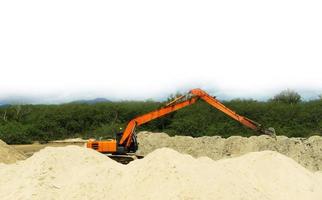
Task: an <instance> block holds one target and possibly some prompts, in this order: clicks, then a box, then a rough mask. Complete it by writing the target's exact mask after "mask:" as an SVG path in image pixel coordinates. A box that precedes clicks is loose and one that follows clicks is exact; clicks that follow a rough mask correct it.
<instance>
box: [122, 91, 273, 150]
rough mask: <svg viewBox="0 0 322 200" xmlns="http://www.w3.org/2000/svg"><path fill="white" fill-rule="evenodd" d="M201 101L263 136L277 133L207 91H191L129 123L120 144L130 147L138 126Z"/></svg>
mask: <svg viewBox="0 0 322 200" xmlns="http://www.w3.org/2000/svg"><path fill="white" fill-rule="evenodd" d="M199 99H202V100H204V101H205V102H207V103H208V104H210V105H211V106H213V107H215V108H217V109H218V110H220V111H221V112H223V113H225V114H226V115H228V116H229V117H231V118H233V119H234V120H236V121H238V122H240V123H241V124H243V125H245V126H246V127H248V128H250V129H253V130H255V131H258V132H260V133H262V134H268V135H275V132H274V130H273V129H268V130H265V129H263V128H262V126H261V125H260V124H259V123H257V122H255V121H253V120H250V119H248V118H246V117H244V116H241V115H239V114H237V113H236V112H234V111H233V110H231V109H229V108H227V107H226V106H225V105H223V104H222V103H221V102H220V101H218V100H217V99H215V98H214V97H212V96H210V95H209V94H207V93H206V92H205V91H203V90H201V89H193V90H190V91H189V93H188V94H187V95H183V96H180V97H178V98H176V99H175V100H173V101H172V102H170V103H168V104H167V105H166V106H165V107H162V108H160V109H158V110H155V111H152V112H149V113H147V114H144V115H141V116H138V117H136V118H134V119H132V120H131V121H130V122H129V123H128V125H127V127H126V128H125V130H124V133H123V136H122V138H121V139H120V141H119V144H120V145H124V146H125V147H129V146H130V145H131V140H132V135H133V134H134V131H135V128H136V126H140V125H142V124H145V123H147V122H149V121H151V120H153V119H156V118H159V117H162V116H164V115H166V114H169V113H171V112H174V111H176V110H179V109H181V108H184V107H186V106H189V105H191V104H194V103H196V102H197V101H198V100H199Z"/></svg>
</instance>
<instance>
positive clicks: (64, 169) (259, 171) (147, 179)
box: [0, 146, 322, 200]
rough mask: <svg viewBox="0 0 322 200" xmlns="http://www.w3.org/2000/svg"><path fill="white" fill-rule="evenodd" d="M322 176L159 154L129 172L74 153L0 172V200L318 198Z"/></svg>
mask: <svg viewBox="0 0 322 200" xmlns="http://www.w3.org/2000/svg"><path fill="white" fill-rule="evenodd" d="M321 177H322V176H321V175H320V173H318V172H316V173H313V172H311V171H309V170H307V169H305V168H304V167H302V166H301V165H299V164H298V163H296V162H295V161H294V160H293V159H291V158H288V157H286V156H284V155H282V154H279V153H277V152H274V151H262V152H253V153H248V154H246V155H243V156H240V157H236V158H229V159H222V160H219V161H214V160H212V159H209V158H207V157H200V158H193V157H192V156H190V155H185V154H181V153H179V152H177V151H175V150H172V149H169V148H161V149H158V150H155V151H153V152H152V153H150V154H148V155H147V156H146V157H145V158H144V159H141V160H136V161H133V162H131V163H130V164H128V165H122V164H119V163H116V162H115V161H113V160H111V159H110V158H108V157H106V156H104V155H102V154H100V153H98V152H96V151H94V150H91V149H86V148H83V147H78V146H67V147H47V148H45V149H43V150H41V151H40V152H37V153H35V154H34V155H33V156H32V157H30V158H28V159H26V160H24V161H20V162H18V163H16V164H8V165H5V164H3V165H0V185H1V187H0V195H1V199H5V200H6V199H97V198H98V199H100V198H108V199H129V200H132V199H142V200H145V199H156V200H158V199H160V200H161V199H162V200H163V199H180V200H181V199H184V200H188V199H189V200H190V199H217V200H218V199H219V200H220V199H222V200H228V199H229V200H231V199H232V200H234V199H236V200H237V199H238V200H239V199H249V200H252V199H254V200H255V199H256V200H257V199H266V200H270V199H274V200H288V199H290V200H291V199H292V200H293V199H308V200H320V199H321V198H322V178H321Z"/></svg>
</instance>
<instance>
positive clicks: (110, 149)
mask: <svg viewBox="0 0 322 200" xmlns="http://www.w3.org/2000/svg"><path fill="white" fill-rule="evenodd" d="M86 146H87V148H91V149H95V150H97V151H99V152H101V153H115V152H116V150H117V148H116V147H117V142H116V140H115V139H110V140H102V141H97V140H89V141H88V142H87V144H86Z"/></svg>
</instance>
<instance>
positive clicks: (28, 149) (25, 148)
mask: <svg viewBox="0 0 322 200" xmlns="http://www.w3.org/2000/svg"><path fill="white" fill-rule="evenodd" d="M68 145H77V146H84V143H81V142H51V143H47V144H39V143H34V144H17V145H10V146H12V147H14V148H15V149H17V150H18V151H21V152H23V153H24V154H25V155H26V156H27V157H30V156H32V155H33V154H34V153H35V152H38V151H40V150H41V149H43V148H45V147H64V146H68Z"/></svg>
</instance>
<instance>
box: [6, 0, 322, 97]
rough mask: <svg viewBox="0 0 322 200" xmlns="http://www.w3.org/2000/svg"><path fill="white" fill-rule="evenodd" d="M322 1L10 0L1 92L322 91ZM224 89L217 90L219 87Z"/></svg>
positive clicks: (252, 93)
mask: <svg viewBox="0 0 322 200" xmlns="http://www.w3.org/2000/svg"><path fill="white" fill-rule="evenodd" d="M321 9H322V4H321V2H320V1H310V2H303V1H302V2H301V1H285V0H282V1H281V0H279V1H275V0H273V1H268V2H261V1H255V0H254V1H222V2H218V1H217V2H214V1H198V2H197V1H168V0H165V1H161V2H153V1H122V2H121V1H95V2H93V1H74V0H64V1H62V0H57V1H53V2H46V1H19V3H17V2H12V1H3V2H1V3H0V27H1V32H0V44H1V45H0V56H1V59H0V73H1V77H0V78H1V82H0V92H1V94H0V98H4V97H8V96H13V95H27V96H37V97H41V98H44V99H43V100H44V101H46V99H47V101H62V100H66V99H77V98H93V97H98V96H100V97H108V98H115V99H147V98H160V97H162V96H165V95H166V94H169V93H172V92H176V91H177V90H186V89H190V88H191V87H202V88H204V89H207V90H211V91H213V92H214V93H215V94H220V95H222V96H229V97H258V98H261V97H263V96H264V97H265V96H267V95H268V94H273V93H275V92H277V91H279V90H281V89H285V88H293V89H296V90H301V91H302V90H310V91H311V90H312V91H314V92H316V93H319V92H321V93H322V77H321V74H322V70H321V69H322V67H321V66H322V59H321V55H322V49H321V46H322V38H321V35H322V27H321V26H320V24H321V19H322V12H320V11H321ZM217 96H218V95H217Z"/></svg>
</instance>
